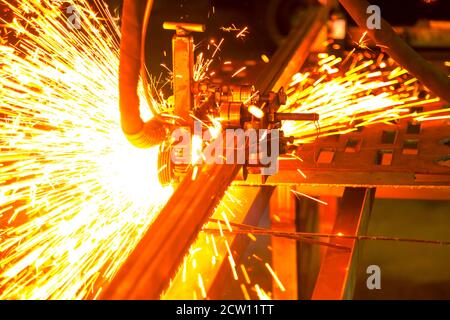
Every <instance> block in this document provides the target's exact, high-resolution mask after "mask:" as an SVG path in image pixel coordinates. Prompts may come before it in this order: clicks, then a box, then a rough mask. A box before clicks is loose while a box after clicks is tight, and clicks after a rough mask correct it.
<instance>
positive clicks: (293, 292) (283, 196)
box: [270, 186, 298, 300]
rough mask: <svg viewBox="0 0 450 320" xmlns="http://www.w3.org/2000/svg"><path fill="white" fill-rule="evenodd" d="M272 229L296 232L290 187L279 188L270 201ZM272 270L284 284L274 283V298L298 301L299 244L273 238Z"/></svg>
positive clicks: (292, 196) (293, 200)
mask: <svg viewBox="0 0 450 320" xmlns="http://www.w3.org/2000/svg"><path fill="white" fill-rule="evenodd" d="M270 218H271V221H272V228H273V229H276V230H282V231H290V232H295V231H297V230H296V210H295V197H294V195H293V194H292V192H291V188H290V187H289V186H278V187H277V188H276V189H275V191H274V193H273V195H272V199H271V201H270ZM272 268H273V270H274V271H275V273H276V274H277V276H278V278H279V279H280V281H281V283H282V284H283V287H284V288H280V286H279V284H277V283H276V281H274V283H273V298H274V299H283V300H296V299H298V285H297V281H298V275H297V242H296V241H295V240H290V239H283V238H275V237H274V238H272Z"/></svg>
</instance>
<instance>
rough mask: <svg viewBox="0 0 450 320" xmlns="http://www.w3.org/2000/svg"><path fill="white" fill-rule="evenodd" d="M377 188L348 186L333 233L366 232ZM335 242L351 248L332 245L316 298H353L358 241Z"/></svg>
mask: <svg viewBox="0 0 450 320" xmlns="http://www.w3.org/2000/svg"><path fill="white" fill-rule="evenodd" d="M374 194H375V189H367V188H346V189H345V191H344V195H343V197H342V202H341V206H340V208H339V211H338V215H337V217H336V222H335V224H334V228H333V233H334V234H339V233H342V234H344V235H357V234H364V233H366V229H367V222H368V220H369V216H370V211H371V208H372V202H373V197H374ZM330 242H331V243H334V244H338V245H343V246H346V247H348V248H350V250H349V251H343V250H336V249H333V248H328V249H327V252H326V254H325V257H324V259H323V262H322V266H321V268H320V271H319V275H318V277H317V282H316V286H315V289H314V293H313V296H312V299H314V300H324V299H325V300H338V299H350V298H351V297H352V296H353V289H354V283H355V279H354V273H353V270H354V267H355V261H356V260H357V251H358V248H357V245H358V242H357V241H356V240H353V239H343V238H333V239H331V240H330Z"/></svg>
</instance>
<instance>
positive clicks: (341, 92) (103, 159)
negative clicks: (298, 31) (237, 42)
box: [0, 0, 449, 299]
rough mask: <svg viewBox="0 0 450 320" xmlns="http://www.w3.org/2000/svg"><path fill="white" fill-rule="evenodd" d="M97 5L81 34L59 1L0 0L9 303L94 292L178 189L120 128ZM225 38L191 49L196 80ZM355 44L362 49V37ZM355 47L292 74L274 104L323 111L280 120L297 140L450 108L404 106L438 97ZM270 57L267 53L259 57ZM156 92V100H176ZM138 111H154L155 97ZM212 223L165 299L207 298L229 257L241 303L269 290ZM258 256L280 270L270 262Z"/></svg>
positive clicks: (84, 5) (1, 239)
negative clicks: (314, 119)
mask: <svg viewBox="0 0 450 320" xmlns="http://www.w3.org/2000/svg"><path fill="white" fill-rule="evenodd" d="M89 2H91V1H87V0H73V1H72V5H74V6H75V8H76V9H77V11H78V13H79V20H80V27H81V28H80V29H79V30H78V29H71V28H70V27H69V26H68V25H67V19H68V18H67V16H66V15H67V14H66V7H65V6H67V4H66V2H65V1H63V0H26V1H20V2H19V1H13V0H0V4H1V5H2V6H4V7H5V8H6V11H4V12H6V14H5V18H4V19H2V21H1V24H2V26H4V27H5V28H6V30H7V31H8V32H7V33H5V34H3V33H0V34H1V38H0V43H1V45H0V132H1V135H0V141H1V143H0V148H1V155H0V298H3V299H11V298H22V299H25V298H26V299H47V298H59V299H70V298H72V299H73V298H95V297H98V296H99V295H100V293H101V291H102V285H104V284H105V283H106V282H108V280H110V279H111V278H112V277H113V276H114V274H115V273H116V272H117V270H118V269H119V267H120V266H121V264H122V263H123V262H124V260H125V259H126V258H127V256H128V255H129V253H130V252H131V251H132V250H133V248H134V247H135V245H136V244H137V243H138V242H139V240H140V239H141V237H142V235H143V234H144V232H145V231H146V230H147V229H148V227H149V225H150V224H151V222H152V220H153V218H154V217H155V216H156V215H157V213H158V210H159V208H160V206H161V205H163V204H164V203H165V201H166V199H167V198H168V197H169V196H170V194H171V188H166V189H163V188H162V187H161V186H160V185H159V183H158V182H157V181H158V180H157V164H156V162H157V161H156V155H157V150H156V149H152V150H139V149H135V148H133V147H131V146H130V145H129V144H128V143H127V141H126V140H125V138H124V137H123V135H122V133H121V130H120V123H119V113H118V108H117V103H118V92H117V87H118V83H117V69H118V53H119V49H118V48H119V37H118V34H119V30H118V28H117V24H116V20H117V19H115V18H113V17H112V16H111V15H110V13H109V11H108V9H107V8H106V7H105V5H104V4H102V2H100V1H97V0H96V1H94V2H95V5H96V9H95V10H93V8H91V7H90V6H89ZM17 3H20V5H17ZM96 12H97V13H96ZM7 16H10V17H9V18H10V19H9V18H8V17H7ZM232 27H233V28H234V29H233V30H231V29H230V30H223V31H228V32H236V33H237V35H236V37H237V38H240V37H244V36H245V35H246V34H247V32H248V29H247V28H246V27H245V28H243V29H238V28H236V27H235V26H232ZM11 39H15V40H11ZM223 42H224V39H221V40H220V41H219V43H218V44H216V42H215V41H213V40H211V41H210V42H209V44H208V50H210V52H212V54H210V55H209V57H206V53H205V54H203V53H200V54H199V55H198V56H197V63H196V65H195V70H194V79H195V80H196V81H200V80H204V79H206V78H207V77H208V75H209V76H212V75H213V74H214V71H211V70H210V69H211V65H212V62H213V60H214V58H215V57H216V55H217V54H218V53H219V52H220V49H221V46H222V44H223ZM358 46H359V47H360V49H361V48H364V46H365V42H364V37H363V38H361V39H360V41H359V42H358ZM355 52H356V50H353V51H352V52H351V54H349V55H348V56H347V57H346V58H345V59H344V60H342V58H341V57H336V56H333V55H329V54H326V53H321V54H319V55H318V58H319V60H318V63H317V66H316V67H315V68H313V69H312V70H310V71H305V72H304V73H299V74H297V75H295V76H294V78H293V80H292V82H291V84H290V86H289V88H288V90H287V93H288V104H287V105H286V106H285V107H283V108H282V109H281V110H280V111H281V112H312V113H318V114H320V118H321V119H320V124H317V123H308V122H300V123H294V122H285V123H284V124H283V129H284V130H285V132H286V134H288V135H294V136H295V137H296V142H312V141H314V139H316V137H317V136H326V135H334V134H337V133H347V132H351V131H353V130H356V129H357V128H358V127H360V126H367V125H371V124H374V123H379V122H387V121H392V120H396V119H400V118H403V117H412V118H413V119H415V120H416V121H427V120H437V119H448V118H449V115H448V111H447V112H446V111H445V109H440V110H434V111H429V112H422V113H410V110H409V108H411V107H413V106H421V105H425V104H427V103H432V102H437V101H438V100H439V99H437V98H427V99H419V98H417V96H418V92H419V90H421V87H420V85H419V84H418V83H417V81H416V79H414V78H411V76H409V75H408V74H407V73H406V71H405V70H403V69H402V68H400V67H396V66H395V64H394V63H393V62H392V60H390V59H387V58H384V57H383V55H382V54H379V55H378V56H377V55H376V54H375V53H373V52H371V53H367V54H362V53H355ZM262 60H263V61H264V62H266V63H268V62H269V58H268V57H267V56H265V55H263V56H262ZM344 65H345V66H344ZM342 69H345V70H347V71H342ZM243 70H245V67H244V68H242V69H240V70H238V71H237V72H236V73H235V74H234V75H233V76H236V75H238V74H239V73H240V72H242V71H243ZM168 71H169V78H168V79H169V80H168V82H170V81H171V77H172V75H171V74H170V70H168ZM153 89H155V88H153ZM152 91H155V90H152ZM256 94H257V93H255V95H256ZM141 96H142V97H143V95H142V94H141ZM155 99H156V100H155V101H153V102H152V105H153V107H154V108H155V109H157V110H158V108H163V107H164V106H165V105H167V104H170V103H168V102H167V101H166V100H164V99H162V98H161V97H157V98H155ZM169 99H170V98H169ZM250 100H251V99H249V100H248V101H247V102H246V103H244V104H247V103H248V102H250ZM141 101H144V99H143V98H141ZM166 107H167V106H166ZM254 112H256V113H258V114H260V112H259V110H256V109H254ZM444 112H446V113H445V114H444V115H443V114H442V113H444ZM142 113H143V115H145V116H146V117H147V118H149V117H151V114H149V112H148V106H147V108H145V106H143V108H142ZM291 156H292V157H294V158H295V159H297V160H299V161H302V159H301V158H300V157H298V156H296V155H291ZM298 172H299V174H302V175H303V176H304V174H303V173H302V171H301V170H300V169H299V171H298ZM195 176H196V174H194V175H193V177H192V179H195ZM305 178H306V177H305ZM152 195H153V197H152ZM154 195H158V197H154ZM297 195H300V196H305V197H309V198H312V197H310V196H307V195H305V194H297ZM312 199H313V200H316V201H319V202H320V200H318V199H315V198H312ZM239 201H240V200H239V199H238V198H237V197H235V196H233V195H232V194H231V192H227V194H226V196H225V198H224V199H223V201H222V202H221V204H220V205H219V206H218V208H217V209H216V211H215V213H214V216H213V217H215V218H223V219H224V221H225V225H226V227H227V230H228V231H231V230H232V229H231V226H232V222H233V219H234V217H235V215H234V214H233V211H235V213H236V212H237V211H238V210H240V207H242V203H240V202H239ZM324 204H326V203H324ZM230 207H232V208H231V209H230ZM226 212H228V213H230V214H231V217H233V219H231V218H230V219H229V218H228V215H227V213H226ZM217 225H218V228H219V230H220V233H219V234H218V235H217V238H215V237H214V235H213V234H212V233H211V234H208V233H206V232H201V233H200V234H199V236H198V239H197V240H196V242H195V243H194V244H193V245H192V247H191V250H189V253H188V254H187V255H186V257H185V259H184V262H183V264H182V266H180V271H179V273H178V274H177V275H176V276H175V278H174V280H173V282H172V283H173V285H172V286H171V287H170V288H169V289H168V292H167V293H166V294H165V296H164V297H165V298H174V297H178V298H181V299H185V298H186V296H188V294H191V293H192V291H189V292H188V293H186V290H185V289H186V288H190V289H192V290H194V292H193V296H194V297H201V298H206V297H207V294H208V288H210V286H211V283H212V281H213V274H214V272H215V271H214V270H217V269H218V268H220V266H221V264H222V263H226V261H225V260H228V263H229V265H230V268H231V270H232V272H233V276H234V278H235V279H236V280H238V281H242V282H243V283H242V284H241V286H240V287H241V290H242V292H243V295H244V297H245V298H246V299H249V298H250V297H251V296H252V297H257V298H260V299H270V292H269V293H266V291H264V290H263V288H261V286H260V284H254V285H253V286H252V287H251V289H252V290H247V287H246V285H245V284H244V282H245V283H246V284H247V285H250V274H249V271H248V269H246V268H245V266H244V265H240V268H237V265H236V261H235V260H234V258H233V252H232V240H231V239H230V238H229V236H230V235H229V234H225V233H224V232H223V231H224V230H222V225H221V223H220V221H219V222H218V224H217ZM227 230H225V231H227ZM248 236H249V237H253V238H255V237H254V235H252V234H251V233H248ZM227 237H228V238H227ZM252 257H253V258H254V260H257V261H259V262H262V265H263V266H266V268H267V270H268V271H269V273H270V274H271V275H272V277H273V278H274V279H275V280H276V274H275V273H274V270H272V268H271V267H270V265H268V264H267V263H265V262H264V261H263V259H262V258H260V257H258V256H257V255H255V254H253V255H252ZM205 265H206V266H205ZM200 270H201V273H199V271H200ZM239 275H242V276H239Z"/></svg>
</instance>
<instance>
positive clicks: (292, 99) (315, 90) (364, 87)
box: [280, 51, 450, 143]
mask: <svg viewBox="0 0 450 320" xmlns="http://www.w3.org/2000/svg"><path fill="white" fill-rule="evenodd" d="M341 60H342V59H341V58H340V57H336V56H334V55H328V54H326V53H321V54H319V55H318V63H317V66H316V67H313V68H311V69H309V70H306V71H305V72H303V73H298V74H296V75H295V76H294V77H293V79H292V82H291V83H290V85H289V88H288V90H287V91H286V92H287V94H288V103H287V104H286V106H283V107H282V108H281V109H280V112H306V113H318V114H319V115H320V121H319V123H313V122H293V121H289V122H288V121H286V122H285V123H284V124H283V129H284V131H285V133H286V135H292V136H295V137H296V143H308V142H313V141H314V140H315V139H316V138H317V137H318V136H320V137H323V136H329V135H335V134H345V133H349V132H352V131H355V130H357V129H358V128H359V127H363V126H368V125H373V124H376V123H388V122H389V121H396V120H399V119H402V118H411V119H415V120H417V121H426V120H427V119H428V118H435V119H448V118H450V114H449V110H448V108H441V109H438V110H433V111H424V112H420V113H411V111H410V108H412V107H418V106H425V105H427V104H432V103H436V102H439V98H431V97H430V98H418V95H419V93H420V91H421V90H423V87H422V86H421V85H420V84H419V83H418V82H417V80H416V79H415V78H412V77H411V76H410V75H409V74H408V73H407V71H406V70H404V69H402V68H401V67H397V66H396V65H395V63H394V62H393V61H392V59H389V58H386V57H385V56H384V55H383V54H376V53H372V52H367V51H364V53H357V54H353V55H352V58H351V59H349V61H348V62H347V64H349V66H347V65H345V66H344V65H343V62H342V61H341ZM438 117H439V118H438Z"/></svg>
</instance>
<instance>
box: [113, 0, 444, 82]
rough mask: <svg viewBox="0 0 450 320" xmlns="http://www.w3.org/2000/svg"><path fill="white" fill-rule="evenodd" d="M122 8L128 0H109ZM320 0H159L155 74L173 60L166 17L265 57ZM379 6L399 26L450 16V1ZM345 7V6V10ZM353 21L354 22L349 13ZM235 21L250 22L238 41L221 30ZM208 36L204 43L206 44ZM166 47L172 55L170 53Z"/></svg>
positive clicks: (227, 50) (235, 55) (241, 55)
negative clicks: (197, 25) (200, 25)
mask: <svg viewBox="0 0 450 320" xmlns="http://www.w3.org/2000/svg"><path fill="white" fill-rule="evenodd" d="M107 2H108V3H109V4H110V6H111V8H114V9H116V10H118V12H120V10H121V3H122V0H107ZM316 2H317V1H316V0H155V2H154V7H153V11H152V15H151V20H150V30H149V38H148V43H147V45H148V52H149V56H150V57H149V59H150V66H149V67H150V70H151V72H152V74H159V73H161V72H162V71H163V70H162V68H161V67H160V64H161V63H165V64H166V65H167V66H169V67H170V65H171V61H170V60H171V56H170V52H171V51H170V50H171V42H170V39H171V36H172V32H170V31H166V30H163V29H162V23H163V22H164V21H186V22H195V23H203V24H206V32H205V33H204V34H197V35H196V39H195V40H196V43H199V42H200V41H202V40H209V39H211V38H215V39H217V40H220V39H221V38H222V37H224V38H225V42H224V46H223V49H222V52H221V55H220V56H221V57H223V58H224V59H241V60H245V59H259V58H260V56H261V54H263V53H264V54H267V55H268V56H270V55H271V54H272V53H273V52H274V51H275V50H276V49H277V47H278V45H279V42H280V40H281V39H282V37H283V36H286V35H287V34H288V33H289V30H290V29H291V28H292V26H294V25H295V24H296V22H297V21H298V13H299V12H300V11H301V10H302V9H304V8H305V7H306V6H308V5H311V4H314V3H316ZM370 3H371V4H376V5H379V6H380V8H381V14H382V16H383V18H385V19H386V20H387V21H388V22H390V23H391V24H393V25H414V24H415V23H417V21H418V20H419V19H433V20H450V0H370ZM344 12H345V11H344ZM349 21H350V24H353V22H352V21H351V19H350V18H349ZM231 24H234V25H235V26H236V27H237V28H243V27H245V26H247V27H248V28H249V31H250V33H249V35H248V36H247V37H246V38H245V39H244V40H237V39H236V38H235V34H232V33H226V32H223V31H221V30H220V28H221V27H228V26H230V25H231ZM205 42H206V41H204V42H203V43H205ZM164 51H166V53H167V57H164Z"/></svg>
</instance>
